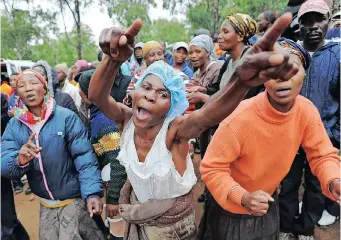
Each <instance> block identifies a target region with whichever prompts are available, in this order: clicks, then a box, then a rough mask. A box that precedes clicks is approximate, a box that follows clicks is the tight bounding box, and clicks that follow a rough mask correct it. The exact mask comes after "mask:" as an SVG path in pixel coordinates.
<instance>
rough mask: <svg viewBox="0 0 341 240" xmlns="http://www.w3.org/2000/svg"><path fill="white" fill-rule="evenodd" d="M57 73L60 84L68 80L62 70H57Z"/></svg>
mask: <svg viewBox="0 0 341 240" xmlns="http://www.w3.org/2000/svg"><path fill="white" fill-rule="evenodd" d="M56 71H57V75H58V81H59V82H61V81H64V80H65V78H66V75H65V73H64V72H63V71H62V70H60V69H58V68H57V69H56Z"/></svg>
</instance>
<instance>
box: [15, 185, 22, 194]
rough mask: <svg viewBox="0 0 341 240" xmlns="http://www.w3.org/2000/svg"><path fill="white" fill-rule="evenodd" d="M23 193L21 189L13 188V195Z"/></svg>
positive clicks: (18, 187)
mask: <svg viewBox="0 0 341 240" xmlns="http://www.w3.org/2000/svg"><path fill="white" fill-rule="evenodd" d="M23 191H24V189H23V187H20V186H16V187H15V188H14V193H15V194H18V193H22V192H23Z"/></svg>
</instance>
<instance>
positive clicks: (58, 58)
mask: <svg viewBox="0 0 341 240" xmlns="http://www.w3.org/2000/svg"><path fill="white" fill-rule="evenodd" d="M81 36H82V39H81V41H82V44H83V59H86V60H88V61H94V60H96V59H97V51H98V47H97V43H96V42H95V41H94V40H93V39H94V36H93V34H92V31H91V29H90V28H89V27H88V26H86V25H83V26H82V32H81ZM77 38H78V34H77V30H76V29H74V30H73V31H72V32H70V33H68V38H67V37H66V35H65V34H61V35H60V36H59V37H58V38H57V39H51V40H50V41H47V42H44V43H43V44H39V45H35V46H33V54H32V60H34V61H38V60H40V59H44V60H45V61H47V62H48V63H49V64H51V65H52V66H54V65H56V64H58V63H62V62H66V63H67V64H68V66H71V65H72V64H73V63H74V62H75V60H76V59H78V52H77V51H76V48H74V46H72V45H70V42H69V41H74V42H77Z"/></svg>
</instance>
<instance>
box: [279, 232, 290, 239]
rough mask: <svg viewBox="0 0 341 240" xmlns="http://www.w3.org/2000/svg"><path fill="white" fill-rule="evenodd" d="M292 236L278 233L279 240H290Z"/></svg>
mask: <svg viewBox="0 0 341 240" xmlns="http://www.w3.org/2000/svg"><path fill="white" fill-rule="evenodd" d="M292 236H293V235H292V234H291V233H284V232H280V233H279V240H290V238H291V237H292Z"/></svg>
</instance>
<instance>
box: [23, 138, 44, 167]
mask: <svg viewBox="0 0 341 240" xmlns="http://www.w3.org/2000/svg"><path fill="white" fill-rule="evenodd" d="M35 135H36V134H35V133H32V134H31V136H30V137H29V138H28V140H27V143H25V144H24V145H23V146H22V147H21V149H20V151H19V156H18V163H19V165H21V166H24V165H26V164H27V163H29V162H30V161H32V160H33V159H34V158H37V157H38V153H39V152H40V151H41V149H42V148H41V147H37V146H36V145H35V144H34V143H33V139H34V136H35Z"/></svg>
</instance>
